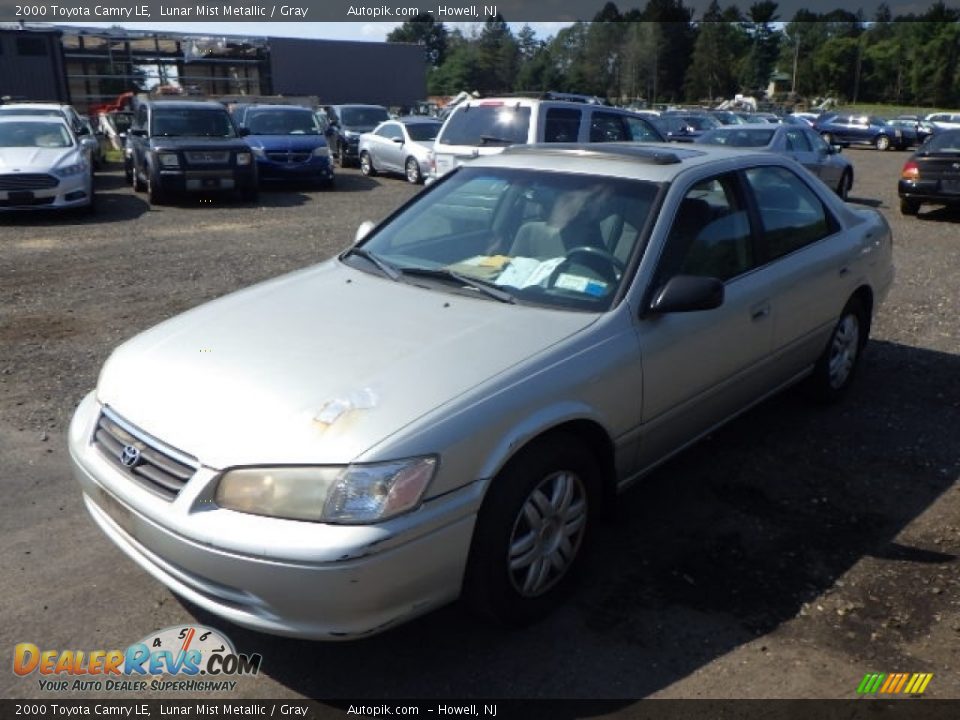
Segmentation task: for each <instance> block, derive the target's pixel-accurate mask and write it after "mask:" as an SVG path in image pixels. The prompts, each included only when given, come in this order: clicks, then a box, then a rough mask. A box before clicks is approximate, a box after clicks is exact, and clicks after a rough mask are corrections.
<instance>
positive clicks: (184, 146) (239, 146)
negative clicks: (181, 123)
mask: <svg viewBox="0 0 960 720" xmlns="http://www.w3.org/2000/svg"><path fill="white" fill-rule="evenodd" d="M150 145H151V146H152V147H153V148H154V149H157V150H168V149H169V150H193V149H196V150H211V149H216V150H247V149H248V146H247V144H246V143H245V142H244V141H243V139H242V138H231V137H208V136H203V135H182V136H176V137H164V136H154V137H152V138H151V139H150Z"/></svg>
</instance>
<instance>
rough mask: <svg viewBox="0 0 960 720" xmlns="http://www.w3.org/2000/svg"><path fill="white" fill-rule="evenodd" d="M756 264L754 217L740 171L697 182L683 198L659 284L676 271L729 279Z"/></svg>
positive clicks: (665, 252) (665, 253)
mask: <svg viewBox="0 0 960 720" xmlns="http://www.w3.org/2000/svg"><path fill="white" fill-rule="evenodd" d="M755 265H756V262H755V258H754V252H753V242H752V237H751V232H750V220H749V217H748V216H747V211H746V207H745V204H744V202H743V199H742V195H741V193H740V192H739V185H738V181H737V177H736V175H734V174H729V175H722V176H720V177H716V178H711V179H709V180H704V181H701V182H699V183H697V184H696V185H694V186H693V187H692V188H691V189H690V190H689V191H688V192H687V194H686V195H685V196H684V198H683V200H682V201H681V202H680V206H679V208H678V210H677V214H676V218H675V219H674V221H673V225H672V226H671V228H670V234H669V235H668V237H667V242H666V244H665V245H664V251H663V254H662V255H661V258H660V265H659V269H658V271H657V284H658V285H662V284H663V283H665V282H666V281H667V280H669V279H670V278H672V277H673V276H675V275H695V276H698V277H713V278H717V279H718V280H724V281H726V280H730V279H731V278H735V277H737V276H738V275H741V274H743V273H745V272H747V271H748V270H750V269H751V268H753V267H755Z"/></svg>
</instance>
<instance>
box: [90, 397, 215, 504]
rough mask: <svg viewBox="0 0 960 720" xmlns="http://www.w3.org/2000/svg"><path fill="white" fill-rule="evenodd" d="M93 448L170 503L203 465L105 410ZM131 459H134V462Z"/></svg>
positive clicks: (121, 470) (98, 424)
mask: <svg viewBox="0 0 960 720" xmlns="http://www.w3.org/2000/svg"><path fill="white" fill-rule="evenodd" d="M93 445H94V447H96V448H97V449H98V450H99V451H100V452H101V453H102V454H103V456H104V457H105V458H106V459H107V460H109V461H110V463H111V464H112V465H113V466H114V467H115V468H116V469H117V470H119V471H120V472H122V473H123V474H124V475H126V476H127V477H129V478H130V479H131V480H134V481H135V482H137V483H139V484H140V485H142V486H143V487H145V488H146V489H147V490H150V491H151V492H154V493H156V494H157V495H160V496H161V497H163V498H165V499H167V500H173V499H174V498H175V497H176V496H177V494H178V493H179V492H180V490H182V489H183V486H184V485H186V484H187V481H188V480H189V479H190V478H191V477H192V476H193V474H194V472H196V470H197V468H198V467H199V466H200V464H199V463H198V462H197V461H196V459H194V458H191V457H189V456H187V455H184V454H182V453H180V452H178V451H177V450H174V449H173V448H169V447H165V446H164V445H162V444H161V443H160V442H159V441H157V440H154V439H153V438H151V437H150V436H149V435H147V434H146V433H144V432H142V431H140V430H137V429H136V428H134V427H133V426H132V425H130V424H129V423H127V422H125V421H124V420H122V419H121V418H120V417H118V416H117V415H116V414H115V413H113V412H111V411H109V410H108V409H106V408H104V409H103V412H102V413H101V414H100V418H99V420H98V421H97V429H96V431H95V432H94V434H93ZM121 458H124V459H126V461H127V463H129V464H126V463H124V462H123V461H122V460H121ZM131 458H135V459H134V460H133V461H132V462H131Z"/></svg>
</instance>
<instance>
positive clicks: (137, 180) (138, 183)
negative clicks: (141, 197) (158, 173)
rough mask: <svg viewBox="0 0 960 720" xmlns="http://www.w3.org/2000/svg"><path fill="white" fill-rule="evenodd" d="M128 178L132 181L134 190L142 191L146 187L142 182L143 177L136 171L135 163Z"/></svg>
mask: <svg viewBox="0 0 960 720" xmlns="http://www.w3.org/2000/svg"><path fill="white" fill-rule="evenodd" d="M130 179H131V180H132V181H133V191H134V192H143V191H144V190H146V189H147V184H146V183H145V182H143V179H142V178H141V177H140V173H138V172H137V166H136V165H134V166H133V169H132V170H131V172H130Z"/></svg>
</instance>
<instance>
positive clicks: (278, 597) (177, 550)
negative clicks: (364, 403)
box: [69, 393, 483, 640]
mask: <svg viewBox="0 0 960 720" xmlns="http://www.w3.org/2000/svg"><path fill="white" fill-rule="evenodd" d="M99 412H100V405H99V404H98V403H97V402H96V400H95V399H94V397H93V393H91V394H90V395H88V396H87V397H86V398H85V399H84V400H83V401H82V402H81V404H80V407H79V408H78V409H77V412H76V413H75V415H74V418H73V421H72V423H71V426H70V433H69V445H70V457H71V461H72V464H73V470H74V475H75V477H76V478H77V480H78V481H79V483H80V485H81V488H82V490H83V494H84V502H85V504H86V506H87V509H88V511H89V512H90V515H91V516H92V518H93V520H94V521H95V522H96V524H97V525H98V526H99V527H100V529H101V530H103V532H104V533H105V534H106V535H107V537H109V538H110V539H111V540H112V541H113V542H114V543H115V544H116V545H117V546H119V547H120V549H121V550H123V551H124V552H125V553H126V554H127V555H129V556H130V557H131V558H132V559H133V560H135V561H136V562H137V563H138V564H139V565H140V566H141V567H142V568H144V569H145V570H146V571H147V572H149V573H150V574H151V575H153V576H154V577H155V578H156V579H157V580H159V581H160V582H162V583H163V584H165V585H166V586H167V587H168V588H170V589H171V590H172V591H174V592H175V593H177V594H178V595H181V596H183V597H185V598H187V599H188V600H190V601H191V602H193V603H195V604H196V605H198V606H200V607H202V608H204V609H205V610H207V611H209V612H211V613H214V614H215V615H218V616H220V617H223V618H226V619H227V620H230V621H231V622H234V623H236V624H238V625H242V626H244V627H248V628H252V629H254V630H258V631H262V632H268V633H273V634H278V635H290V636H296V637H305V638H314V639H324V640H340V639H349V638H354V637H360V636H365V635H370V634H373V633H376V632H380V631H382V630H385V629H386V628H388V627H390V626H392V625H395V624H397V623H399V622H402V621H405V620H408V619H410V618H412V617H415V616H417V615H420V614H422V613H424V612H427V611H428V610H430V609H432V608H435V607H438V606H440V605H442V604H445V603H447V602H449V601H451V600H453V599H455V598H456V597H457V595H458V594H459V592H460V586H461V584H462V579H463V572H464V569H465V567H466V559H467V553H468V551H469V547H470V541H471V538H472V535H473V527H474V522H475V519H476V511H477V508H478V507H479V504H480V501H481V499H482V490H483V487H482V486H483V483H479V482H476V483H471V484H469V485H467V486H466V487H464V488H462V489H460V490H458V491H455V492H452V493H449V494H447V495H444V496H443V497H441V498H438V499H435V500H432V501H430V502H428V503H425V504H424V505H423V506H422V507H421V508H420V509H418V510H417V511H415V512H413V513H409V514H407V515H404V516H401V517H398V518H394V519H392V520H390V521H387V522H385V523H381V524H378V525H368V526H345V525H329V524H322V523H307V522H296V521H290V520H281V519H277V518H268V517H261V516H255V515H247V514H244V513H237V512H233V511H230V510H225V509H223V508H220V507H218V506H217V505H216V504H215V503H214V502H213V500H212V498H213V493H214V491H215V485H216V479H217V476H218V471H217V470H215V469H213V468H208V467H204V466H201V467H200V469H199V470H197V472H196V474H195V475H194V476H193V477H192V478H191V479H190V480H189V481H188V482H187V484H186V485H185V486H184V488H183V490H182V491H181V492H180V494H179V495H177V497H176V498H175V499H174V500H172V501H169V500H166V499H164V498H161V497H158V496H156V495H154V494H152V493H150V492H149V491H147V490H145V489H143V488H142V487H140V486H138V485H137V484H136V483H134V482H131V481H130V479H129V478H127V477H126V476H125V475H124V474H123V473H122V472H120V471H118V470H117V469H116V467H115V466H114V465H113V464H112V463H111V462H109V461H107V459H106V458H105V457H104V456H103V455H102V454H101V451H100V450H98V449H97V448H96V447H94V446H93V445H92V444H91V442H90V439H91V436H92V432H93V429H94V427H95V423H96V421H97V418H98V416H99Z"/></svg>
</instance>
